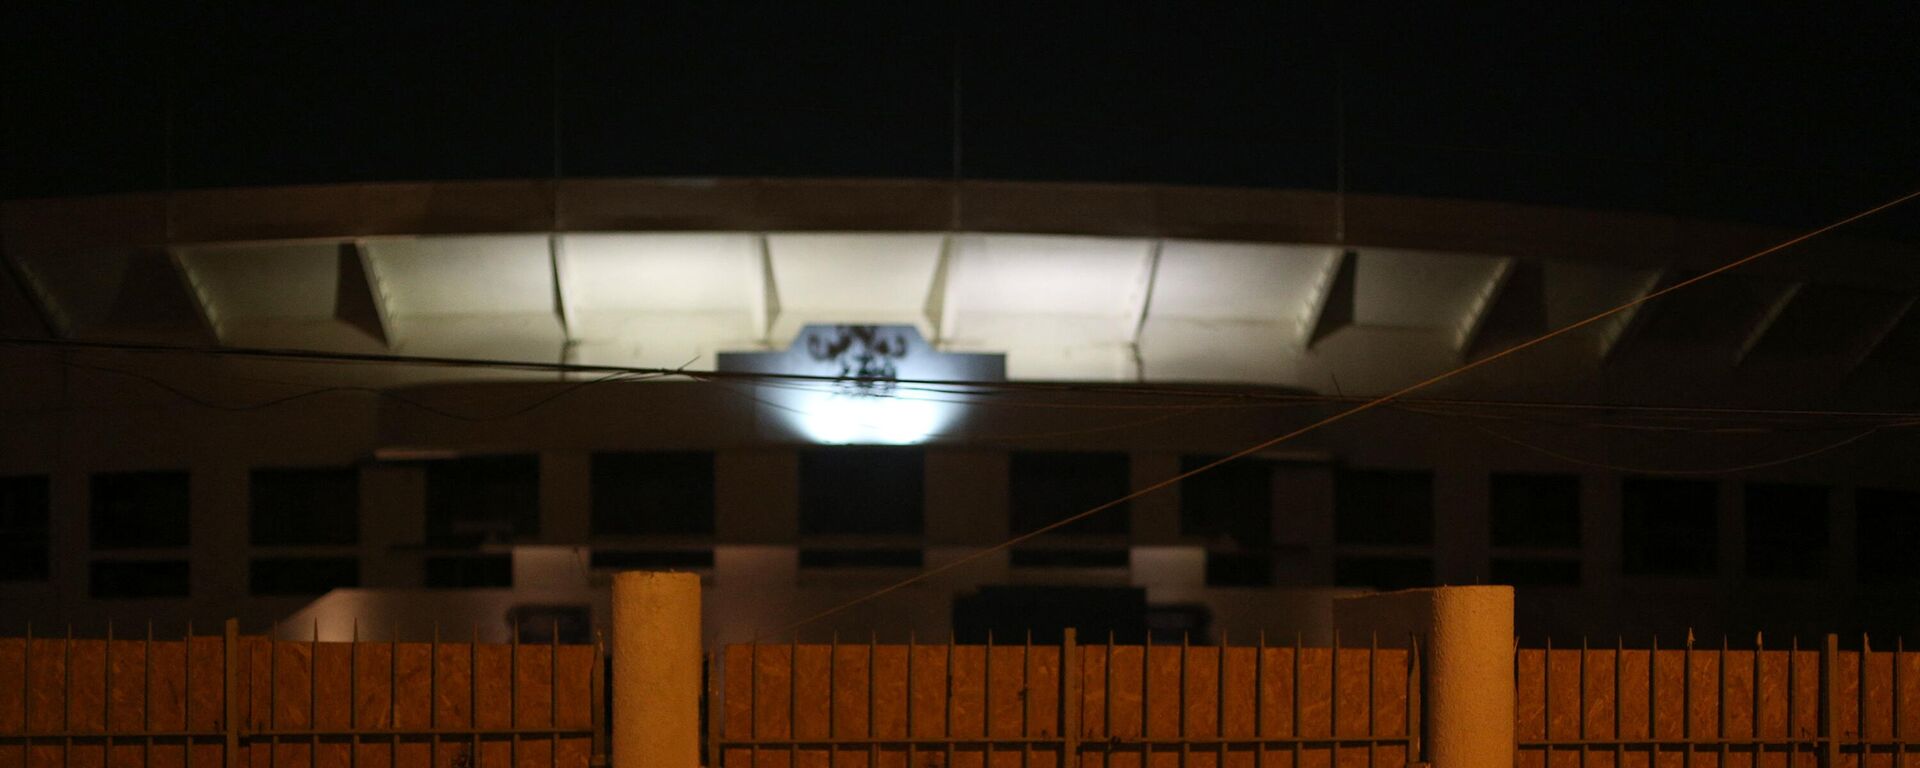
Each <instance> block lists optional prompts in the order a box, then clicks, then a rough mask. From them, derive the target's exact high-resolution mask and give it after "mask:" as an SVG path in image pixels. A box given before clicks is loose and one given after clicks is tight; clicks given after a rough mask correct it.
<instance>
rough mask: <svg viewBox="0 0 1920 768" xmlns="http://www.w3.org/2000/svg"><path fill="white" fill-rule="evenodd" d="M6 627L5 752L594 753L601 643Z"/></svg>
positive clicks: (262, 766)
mask: <svg viewBox="0 0 1920 768" xmlns="http://www.w3.org/2000/svg"><path fill="white" fill-rule="evenodd" d="M355 635H356V638H355V640H354V641H353V642H320V641H319V639H318V633H317V631H316V633H315V638H314V639H312V640H306V641H287V640H276V639H273V638H271V637H258V636H242V635H240V634H239V631H238V628H237V625H236V624H235V623H233V622H228V623H227V625H226V627H225V632H224V633H223V634H222V635H217V636H196V635H194V634H193V633H192V630H191V629H189V630H188V633H187V635H186V636H184V637H179V638H167V639H162V638H156V637H153V636H152V633H151V631H149V632H148V633H147V634H146V635H145V636H142V637H139V638H137V639H127V638H124V637H114V636H113V632H112V630H111V628H110V629H109V630H108V635H107V637H106V638H105V639H76V638H74V637H73V636H72V634H71V632H70V631H69V632H68V633H67V634H66V635H65V636H62V637H54V638H46V637H34V636H32V634H31V633H29V634H28V636H27V637H16V638H4V639H0V691H4V692H7V693H6V694H0V768H53V767H54V766H59V767H60V768H240V766H243V765H244V766H248V767H249V768H494V767H495V766H499V767H500V768H509V767H511V768H588V766H590V765H592V764H596V763H603V762H604V760H596V757H595V756H598V755H602V754H604V753H605V749H604V743H605V738H604V733H605V725H604V718H603V716H602V713H603V712H604V711H605V704H604V700H605V695H604V690H603V688H604V684H603V681H604V677H605V676H604V674H603V669H604V668H603V666H602V664H603V662H602V660H601V656H602V654H601V653H600V649H599V646H598V645H597V644H596V645H561V644H558V643H545V644H522V643H519V642H518V641H517V639H516V640H515V641H514V642H511V643H504V644H501V643H495V644H486V643H480V642H477V633H476V637H475V638H474V641H469V642H442V641H441V639H440V637H439V630H438V629H436V630H435V631H434V634H433V638H432V640H430V641H429V642H400V641H398V640H388V641H382V642H366V641H360V640H359V639H358V638H357V635H358V631H357V630H356V631H355Z"/></svg>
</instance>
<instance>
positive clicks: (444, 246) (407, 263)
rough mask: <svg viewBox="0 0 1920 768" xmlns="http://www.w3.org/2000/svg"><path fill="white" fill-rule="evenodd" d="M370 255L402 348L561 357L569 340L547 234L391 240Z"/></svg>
mask: <svg viewBox="0 0 1920 768" xmlns="http://www.w3.org/2000/svg"><path fill="white" fill-rule="evenodd" d="M366 253H367V259H368V262H369V264H370V266H371V267H372V269H371V274H370V275H369V277H370V278H371V280H372V282H373V284H374V286H375V288H376V290H377V292H378V293H379V294H380V295H381V296H382V297H383V298H384V300H385V302H386V305H387V310H388V317H389V318H390V320H391V322H392V325H393V329H392V334H393V337H394V342H395V343H394V348H395V350H397V351H400V352H405V353H409V354H425V355H447V356H456V357H478V358H495V359H511V360H557V359H559V356H560V353H561V350H562V349H563V348H564V346H565V335H564V333H563V332H562V330H561V326H560V317H559V315H558V314H557V313H556V311H555V310H556V307H555V302H554V295H555V294H554V285H553V265H552V259H551V257H550V255H549V251H548V245H547V237H546V236H545V235H501V236H490V237H479V236H476V237H423V238H383V239H375V240H368V241H367V243H366Z"/></svg>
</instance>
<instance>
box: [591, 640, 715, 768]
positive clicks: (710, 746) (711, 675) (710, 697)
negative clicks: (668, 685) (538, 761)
mask: <svg viewBox="0 0 1920 768" xmlns="http://www.w3.org/2000/svg"><path fill="white" fill-rule="evenodd" d="M723 650H724V649H723ZM725 658H726V657H725V655H724V653H723V652H722V651H720V650H716V651H712V652H709V653H708V654H707V766H708V768H719V766H720V719H721V715H722V710H721V709H720V666H721V662H722V660H723V659H725ZM556 760H557V758H556Z"/></svg>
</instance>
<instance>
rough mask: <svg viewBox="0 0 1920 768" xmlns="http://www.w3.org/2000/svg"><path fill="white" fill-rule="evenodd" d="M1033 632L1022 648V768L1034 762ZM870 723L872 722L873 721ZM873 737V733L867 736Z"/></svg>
mask: <svg viewBox="0 0 1920 768" xmlns="http://www.w3.org/2000/svg"><path fill="white" fill-rule="evenodd" d="M1032 715H1033V630H1032V629H1028V630H1027V638H1026V642H1025V644H1024V645H1022V646H1020V742H1021V743H1020V768H1027V765H1028V764H1029V763H1031V762H1033V745H1032V744H1030V743H1027V738H1028V736H1030V735H1031V734H1029V733H1028V732H1027V728H1028V726H1030V725H1032V723H1033V716H1032ZM868 722H872V720H871V719H869V720H868ZM867 736H868V737H872V736H873V734H872V733H868V734H867Z"/></svg>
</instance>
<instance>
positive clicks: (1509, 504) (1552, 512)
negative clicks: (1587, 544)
mask: <svg viewBox="0 0 1920 768" xmlns="http://www.w3.org/2000/svg"><path fill="white" fill-rule="evenodd" d="M1487 494H1488V506H1489V510H1488V512H1489V517H1490V518H1491V521H1492V524H1493V531H1492V534H1493V545H1494V546H1496V547H1525V548H1541V549H1574V548H1578V547H1579V546H1580V477H1579V476H1578V475H1498V474H1497V475H1494V476H1493V477H1491V478H1489V480H1488V489H1487Z"/></svg>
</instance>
